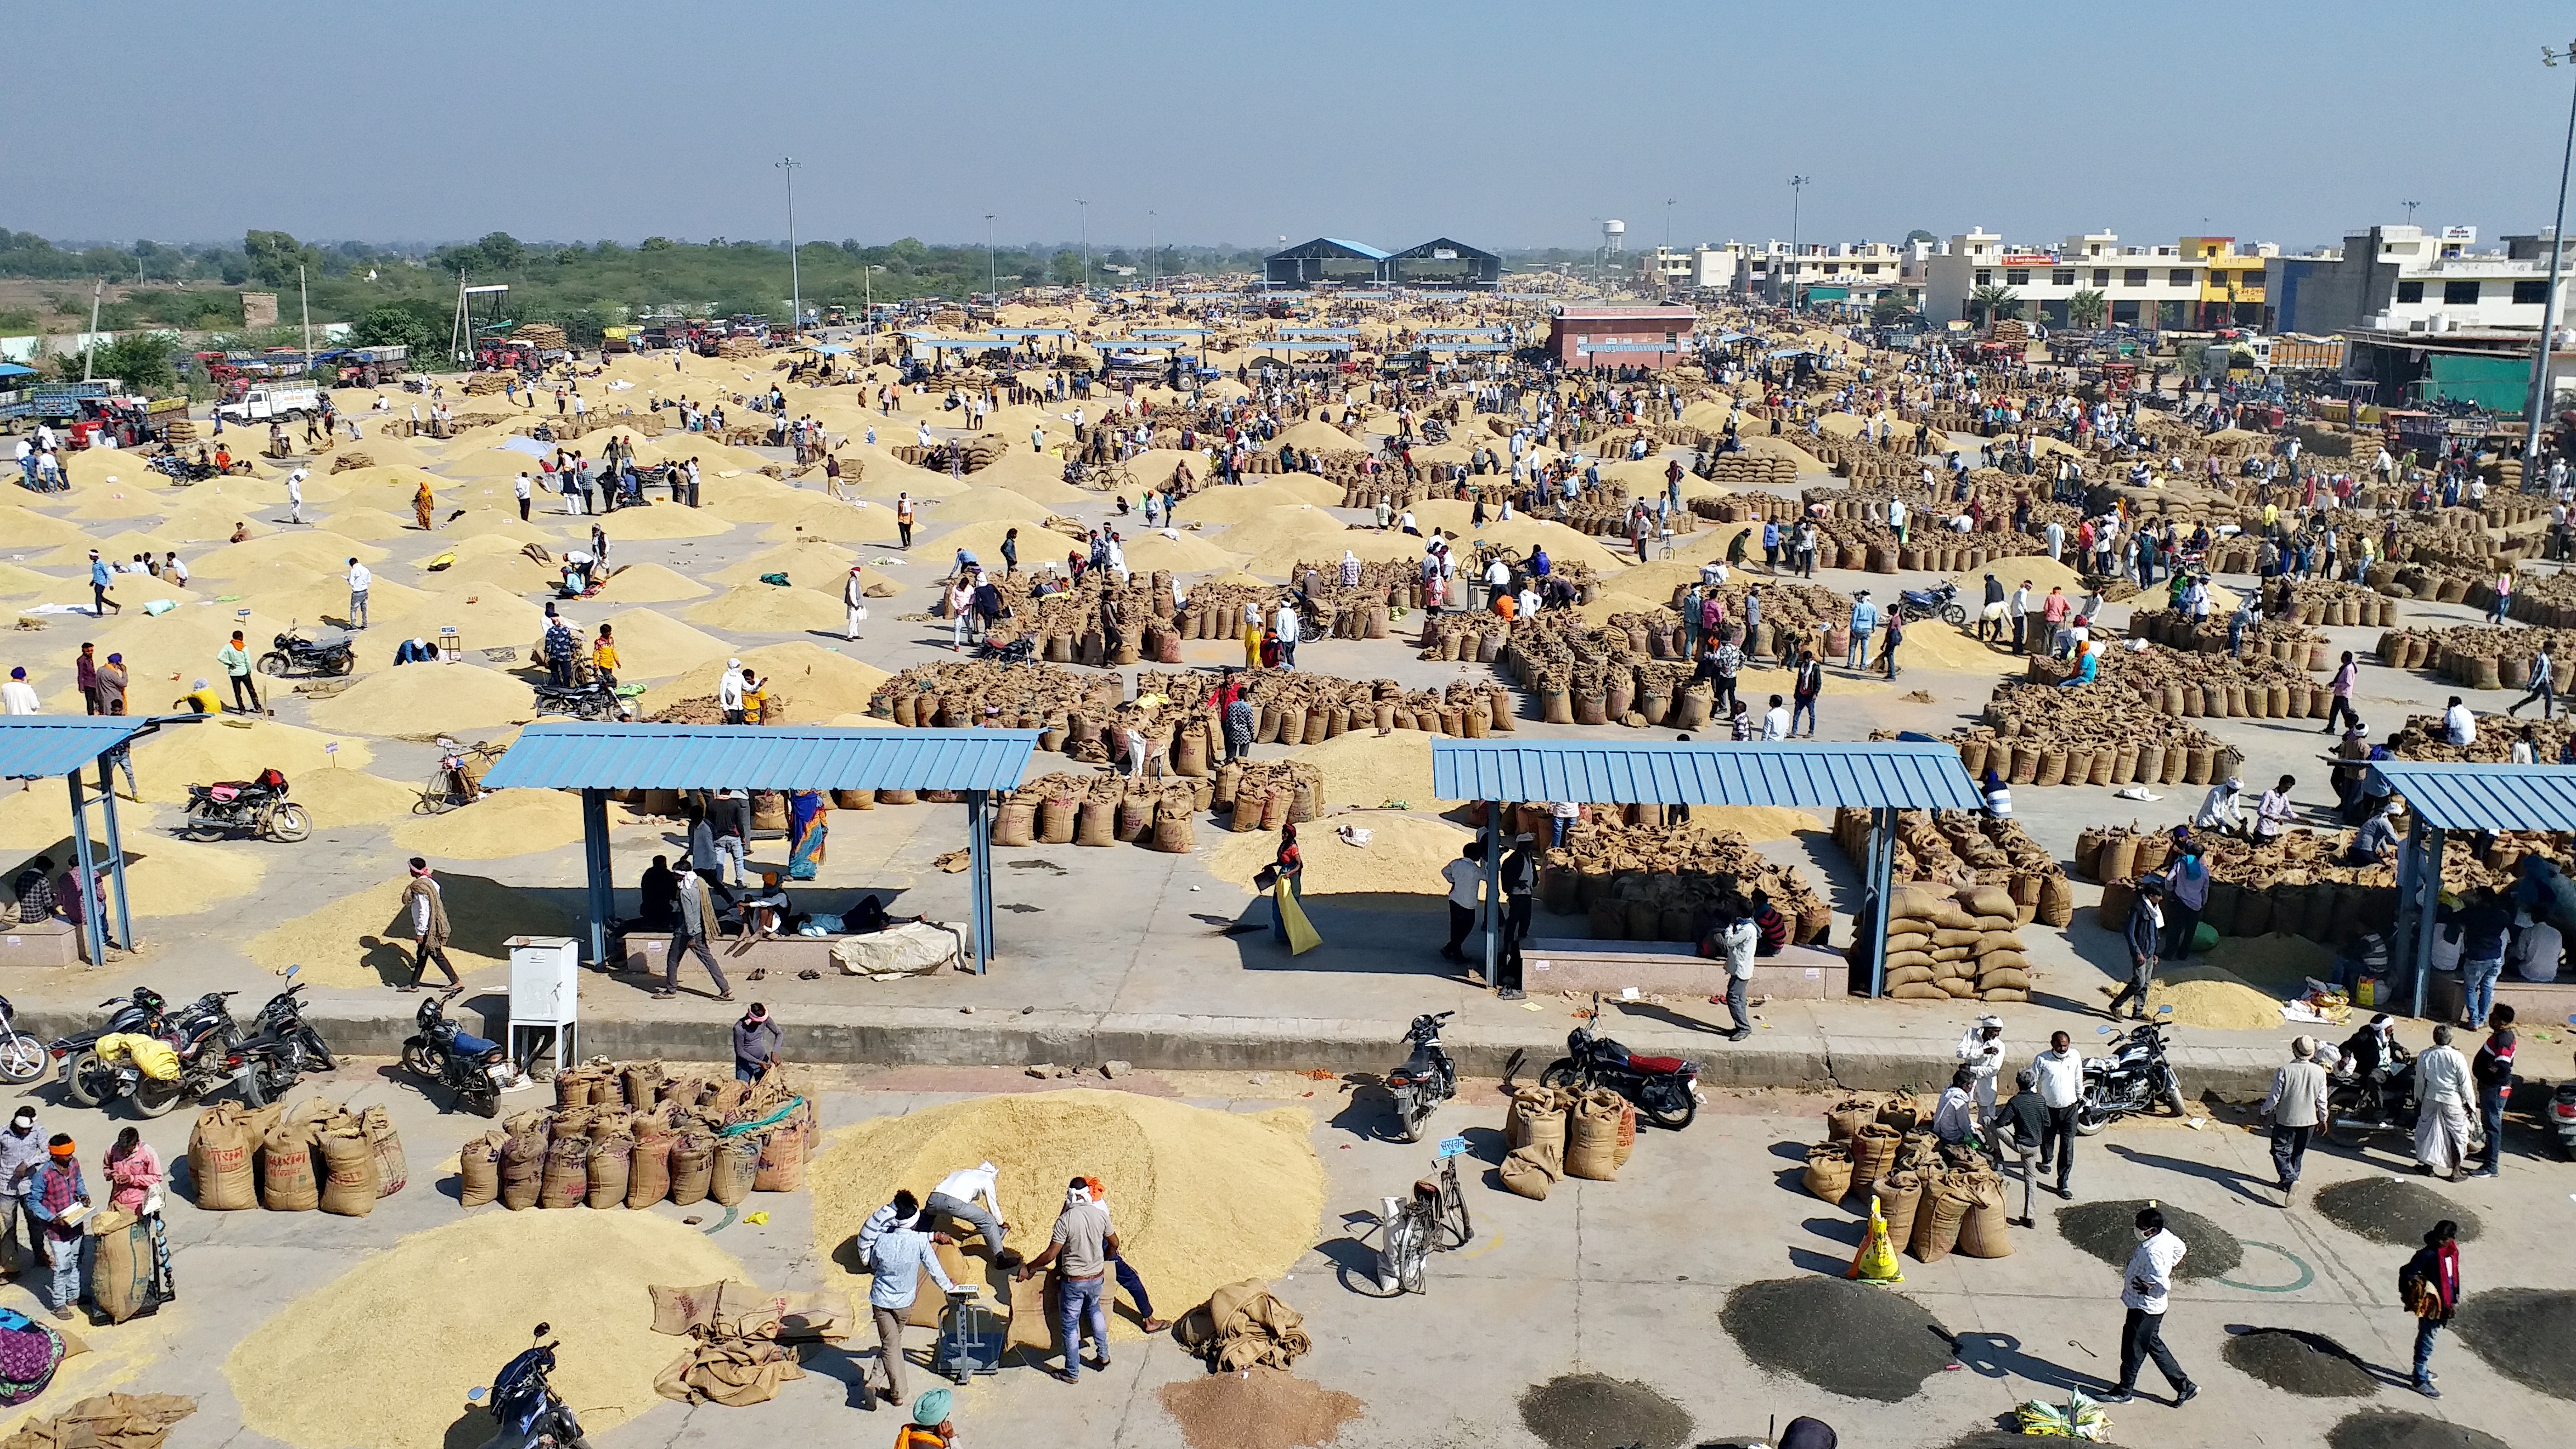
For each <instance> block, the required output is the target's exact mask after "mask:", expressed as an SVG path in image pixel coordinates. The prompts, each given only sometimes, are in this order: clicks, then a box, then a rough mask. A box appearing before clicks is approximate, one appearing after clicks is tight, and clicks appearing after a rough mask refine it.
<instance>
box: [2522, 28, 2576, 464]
mask: <svg viewBox="0 0 2576 1449" xmlns="http://www.w3.org/2000/svg"><path fill="white" fill-rule="evenodd" d="M2562 60H2566V61H2576V41H2570V42H2568V45H2567V48H2566V49H2565V50H2560V51H2552V50H2551V49H2550V48H2549V47H2548V46H2545V45H2544V46H2542V47H2541V48H2540V63H2541V64H2542V65H2544V66H2549V67H2552V68H2554V67H2556V66H2557V64H2558V62H2560V61H2562ZM2571 158H2576V86H2571V87H2570V88H2569V90H2568V94H2567V140H2566V142H2565V144H2564V145H2563V146H2561V147H2560V148H2559V152H2558V218H2557V220H2555V221H2553V222H2551V223H2550V224H2549V296H2548V297H2547V298H2546V299H2545V305H2543V306H2542V307H2541V309H2540V346H2539V348H2538V349H2537V350H2535V351H2534V352H2533V353H2532V357H2531V398H2530V401H2529V402H2528V403H2527V404H2526V405H2525V407H2524V408H2523V417H2524V419H2525V420H2526V421H2525V424H2524V427H2523V438H2522V479H2523V484H2524V486H2526V487H2528V486H2529V485H2530V483H2531V480H2532V479H2533V478H2534V477H2535V476H2537V474H2538V472H2539V468H2540V426H2541V423H2542V422H2543V420H2544V419H2545V418H2546V416H2547V413H2548V410H2549V353H2550V349H2551V348H2552V347H2554V346H2555V345H2556V343H2557V339H2558V277H2559V273H2560V272H2561V270H2563V268H2564V267H2565V265H2566V261H2567V168H2568V162H2569V160H2570V159H2571Z"/></svg>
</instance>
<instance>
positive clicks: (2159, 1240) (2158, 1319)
mask: <svg viewBox="0 0 2576 1449" xmlns="http://www.w3.org/2000/svg"><path fill="white" fill-rule="evenodd" d="M2186 1251H2188V1250H2187V1249H2186V1248H2185V1247H2184V1246H2183V1241H2182V1239H2181V1238H2178V1237H2176V1236H2174V1234H2173V1233H2172V1232H2170V1231H2168V1230H2167V1229H2166V1227H2165V1215H2164V1213H2163V1212H2162V1211H2161V1210H2159V1209H2156V1208H2146V1209H2144V1210H2142V1211H2140V1212H2139V1214H2138V1246H2137V1250H2136V1251H2135V1252H2132V1253H2131V1254H2130V1255H2129V1268H2128V1276H2127V1279H2126V1281H2125V1282H2123V1283H2122V1284H2121V1286H2120V1306H2121V1307H2123V1308H2125V1309H2127V1310H2128V1317H2127V1320H2126V1321H2125V1322H2123V1323H2122V1324H2121V1325H2120V1386H2119V1388H2117V1389H2115V1390H2113V1391H2112V1392H2110V1393H2107V1394H2104V1395H2103V1396H2102V1402H2103V1403H2106V1404H2125V1403H2127V1402H2128V1401H2129V1400H2131V1399H2133V1398H2135V1397H2137V1389H2138V1370H2139V1369H2141V1368H2144V1367H2145V1366H2146V1362H2147V1360H2148V1359H2150V1358H2152V1359H2154V1360H2155V1361H2156V1370H2157V1372H2159V1373H2161V1374H2163V1375H2164V1376H2165V1382H2166V1383H2168V1384H2170V1385H2172V1386H2173V1395H2174V1407H2175V1408H2177V1409H2179V1408H2181V1407H2182V1406H2183V1405H2185V1404H2187V1403H2190V1402H2191V1400H2192V1396H2193V1395H2195V1394H2197V1393H2199V1392H2200V1386H2199V1385H2198V1384H2195V1383H2193V1382H2192V1381H2191V1375H2189V1374H2187V1373H2184V1372H2183V1371H2182V1365H2181V1364H2180V1363H2179V1362H2177V1361H2175V1359H2174V1356H2173V1350H2172V1349H2169V1348H2167V1347H2165V1296H2166V1295H2167V1294H2168V1293H2170V1292H2171V1291H2172V1290H2173V1272H2174V1269H2175V1268H2177V1267H2179V1266H2180V1265H2181V1263H2182V1259H2183V1254H2184V1253H2185V1252H2186Z"/></svg>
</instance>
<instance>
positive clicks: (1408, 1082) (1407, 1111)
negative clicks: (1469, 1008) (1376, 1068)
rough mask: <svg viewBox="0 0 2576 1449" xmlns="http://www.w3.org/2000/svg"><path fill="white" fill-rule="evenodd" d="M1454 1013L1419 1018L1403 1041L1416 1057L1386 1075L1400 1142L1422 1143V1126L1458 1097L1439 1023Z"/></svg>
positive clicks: (1455, 1081) (1456, 1074)
mask: <svg viewBox="0 0 2576 1449" xmlns="http://www.w3.org/2000/svg"><path fill="white" fill-rule="evenodd" d="M1455 1015H1457V1013H1456V1012H1454V1011H1443V1012H1439V1013H1437V1014H1430V1015H1423V1016H1417V1017H1415V1018H1414V1019H1413V1025H1412V1027H1411V1028H1410V1029H1409V1030H1407V1031H1406V1032H1405V1034H1404V1039H1405V1040H1406V1041H1408V1042H1411V1043H1412V1044H1413V1054H1412V1055H1411V1056H1408V1057H1406V1058H1405V1059H1404V1065H1403V1066H1400V1067H1398V1068H1396V1069H1395V1070H1394V1071H1391V1072H1389V1073H1387V1074H1386V1089H1387V1091H1389V1092H1391V1093H1393V1094H1394V1096H1395V1135H1396V1137H1397V1139H1398V1140H1399V1141H1404V1142H1419V1141H1421V1140H1422V1124H1423V1123H1424V1122H1425V1121H1427V1120H1428V1119H1429V1118H1430V1116H1431V1114H1432V1112H1434V1111H1435V1110H1437V1109H1438V1108H1439V1106H1440V1104H1441V1103H1443V1102H1446V1101H1448V1100H1449V1099H1450V1098H1451V1097H1454V1096H1456V1095H1458V1068H1457V1067H1456V1065H1455V1064H1453V1063H1452V1062H1451V1061H1450V1060H1449V1053H1448V1052H1446V1051H1444V1050H1442V1049H1441V1046H1440V1023H1442V1022H1444V1021H1447V1020H1448V1019H1449V1018H1450V1017H1452V1016H1455Z"/></svg>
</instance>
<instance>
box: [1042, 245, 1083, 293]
mask: <svg viewBox="0 0 2576 1449" xmlns="http://www.w3.org/2000/svg"><path fill="white" fill-rule="evenodd" d="M1047 270H1048V272H1049V273H1050V274H1051V275H1052V276H1053V278H1054V279H1055V284H1056V285H1057V286H1059V287H1079V286H1081V285H1082V253H1080V252H1078V251H1075V250H1074V249H1073V248H1071V247H1065V248H1063V249H1062V250H1060V251H1058V252H1057V253H1056V254H1055V256H1054V258H1053V259H1052V260H1051V261H1050V262H1049V263H1048V268H1047Z"/></svg>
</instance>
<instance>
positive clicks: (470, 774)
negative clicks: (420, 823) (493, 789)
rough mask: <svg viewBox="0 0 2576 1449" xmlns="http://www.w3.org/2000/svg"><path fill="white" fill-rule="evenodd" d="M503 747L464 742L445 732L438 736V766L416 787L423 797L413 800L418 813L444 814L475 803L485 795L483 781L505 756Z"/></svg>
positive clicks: (479, 742)
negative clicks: (458, 741)
mask: <svg viewBox="0 0 2576 1449" xmlns="http://www.w3.org/2000/svg"><path fill="white" fill-rule="evenodd" d="M502 753H503V751H502V749H501V747H500V746H498V745H493V744H486V743H484V742H483V741H480V740H477V741H476V742H475V743H474V744H473V745H471V746H466V745H460V744H458V743H457V742H456V741H454V740H452V739H449V738H448V737H446V736H445V735H441V736H439V739H438V768H437V769H436V770H435V771H433V772H431V774H430V777H429V779H428V781H427V782H426V783H424V784H421V785H418V786H415V787H414V789H416V790H417V791H418V792H419V795H420V798H419V799H417V800H415V801H413V802H412V806H411V813H412V814H414V815H443V814H445V813H446V812H448V811H450V810H453V809H455V808H457V807H458V806H460V805H471V804H473V803H474V802H475V801H477V800H480V799H482V798H483V794H484V791H483V787H482V785H481V783H480V782H481V780H482V778H483V776H484V775H486V774H488V773H489V772H490V771H491V768H492V763H493V761H495V760H498V759H500V758H501V755H502Z"/></svg>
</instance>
